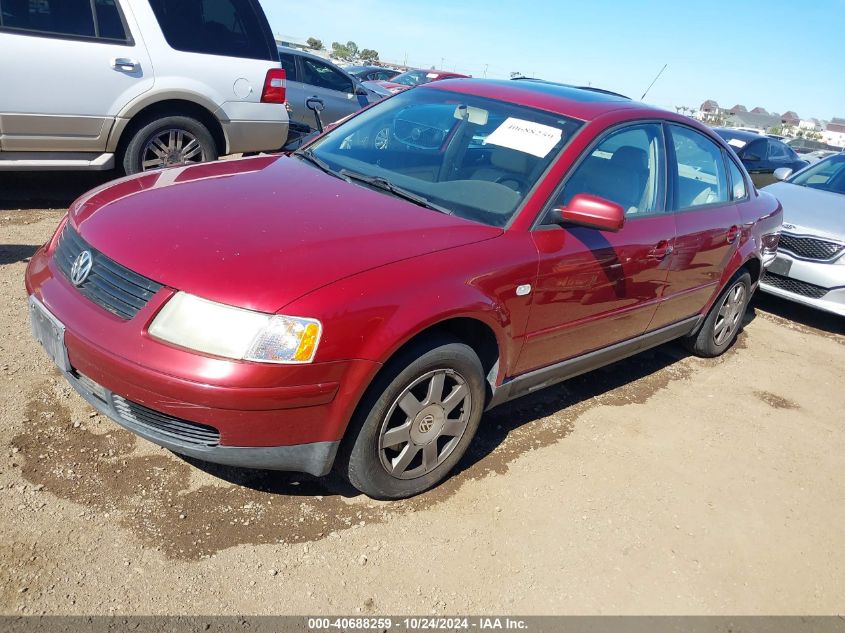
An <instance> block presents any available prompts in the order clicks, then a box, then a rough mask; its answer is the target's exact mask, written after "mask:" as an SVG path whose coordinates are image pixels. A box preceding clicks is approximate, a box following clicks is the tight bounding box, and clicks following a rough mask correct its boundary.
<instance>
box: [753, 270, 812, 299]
mask: <svg viewBox="0 0 845 633" xmlns="http://www.w3.org/2000/svg"><path fill="white" fill-rule="evenodd" d="M761 281H762V283H764V284H766V285H769V286H772V287H774V288H778V289H780V290H786V291H787V292H792V293H795V294H797V295H801V296H803V297H810V298H811V299H820V298H821V297H823V296H825V295H826V294H827V292H828V289H827V288H823V287H822V286H816V285H814V284H808V283H807V282H806V281H798V280H797V279H792V278H790V277H784V276H782V275H775V274H774V273H766V274H765V275H764V276H763V279H762V280H761Z"/></svg>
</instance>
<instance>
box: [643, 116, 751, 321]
mask: <svg viewBox="0 0 845 633" xmlns="http://www.w3.org/2000/svg"><path fill="white" fill-rule="evenodd" d="M666 127H667V138H668V140H669V143H668V147H669V152H670V160H669V165H670V169H669V180H670V185H671V186H670V192H671V196H670V199H671V207H672V209H673V217H674V220H675V248H674V251H673V253H672V256H671V257H670V258H669V277H668V280H667V286H666V289H665V292H664V297H663V301H662V302H661V303H660V307H659V308H658V309H657V313H656V314H655V317H654V321H653V322H652V324H651V325H650V326H649V327H650V329H655V328H659V327H663V326H665V325H668V324H671V323H676V322H678V321H682V320H683V319H685V318H688V317H690V316H693V315H695V314H698V313H699V312H701V310H702V309H703V308H704V307H705V306H706V305H707V303H708V301H709V300H710V298H711V297H712V296H713V294H714V293H716V292H717V291H718V290H719V283H720V281H721V278H722V273H723V272H724V270H725V267H726V266H727V264H728V261H729V260H730V258H731V255H732V254H733V252H734V251H735V250H736V248H737V245H738V243H739V240H740V238H741V231H742V228H741V219H740V214H739V210H738V209H737V207H736V202H737V200H740V199H744V198H745V197H746V196H747V195H748V193H747V185H746V182H745V177H744V176H743V175H742V171H741V170H740V169H739V167H738V166H737V165H736V164H734V163H733V158H731V157H730V156H728V153H727V152H724V151H723V150H722V148H721V147H720V146H719V145H718V144H717V143H716V142H715V141H713V140H712V139H710V138H708V137H707V136H705V135H704V134H703V133H702V132H699V131H698V130H694V129H692V128H691V127H687V126H684V125H680V124H674V123H673V124H669V125H667V126H666ZM754 142H755V143H757V141H754ZM764 143H765V140H764ZM726 161H728V163H726ZM727 164H730V167H731V169H730V170H729V171H730V173H731V175H732V176H733V180H731V179H729V176H728V169H727ZM732 182H733V185H734V187H733V192H732V186H731V185H732Z"/></svg>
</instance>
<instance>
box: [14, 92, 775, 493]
mask: <svg viewBox="0 0 845 633" xmlns="http://www.w3.org/2000/svg"><path fill="white" fill-rule="evenodd" d="M421 122H425V126H424V127H423V126H421ZM384 127H389V128H390V129H391V130H393V131H394V133H395V134H396V135H397V136H398V137H399V138H401V139H404V141H403V142H401V143H399V142H397V143H396V144H395V145H394V146H393V147H392V149H390V150H388V151H383V150H379V149H377V148H374V147H373V146H372V144H371V142H370V139H371V137H372V133H373V130H377V129H382V128H384ZM443 130H446V131H447V133H446V134H445V135H442V134H441V133H440V132H441V131H443ZM667 148H668V149H667ZM781 217H782V212H781V208H780V205H779V204H778V202H777V200H776V199H775V198H774V197H772V196H771V195H769V194H767V193H760V192H758V191H757V190H755V189H754V188H753V187H752V186H751V184H750V180H749V178H748V176H747V174H746V173H745V170H744V169H743V168H742V166H741V164H740V163H739V161H738V160H737V159H736V156H735V155H734V154H733V153H732V152H730V151H729V150H728V145H727V144H726V143H724V141H722V140H721V139H720V138H719V137H718V136H717V135H715V134H713V133H712V132H711V131H710V130H709V129H708V128H706V127H704V126H702V125H701V124H699V123H697V122H695V121H693V120H691V119H689V118H687V117H684V116H681V115H677V114H675V113H672V112H667V111H665V110H661V109H658V108H653V107H649V106H646V105H644V104H639V103H634V102H632V101H630V100H627V99H622V98H619V97H615V96H612V95H604V94H601V93H596V92H591V91H586V90H578V89H573V88H566V87H562V86H555V85H551V84H543V83H534V82H531V83H529V82H524V83H518V82H512V81H476V80H468V81H461V82H453V81H443V82H440V81H438V82H433V83H431V84H428V85H426V86H422V87H419V88H416V89H414V90H408V91H406V92H403V93H401V94H398V95H396V96H394V97H392V98H390V99H385V100H384V101H382V102H380V103H377V104H375V105H374V106H372V107H371V108H368V109H367V110H364V111H363V112H361V113H359V114H357V115H354V116H352V117H350V118H349V119H348V120H347V121H344V122H342V123H340V124H339V125H337V126H336V127H334V128H333V129H332V130H330V131H328V132H327V133H325V134H324V135H322V136H321V137H319V138H318V139H316V140H315V141H314V142H312V143H311V144H310V145H309V146H307V147H306V148H304V149H302V150H299V151H298V152H296V153H294V154H290V155H286V154H282V155H274V156H258V157H254V158H248V159H243V160H240V161H225V162H218V163H214V164H210V165H200V166H194V167H183V168H175V169H173V170H166V171H163V172H160V173H151V174H144V175H142V176H140V177H136V178H131V179H125V180H122V181H118V182H116V183H114V184H111V185H106V186H103V187H101V188H99V189H97V190H95V191H94V192H92V193H90V194H88V195H84V196H82V197H81V198H80V199H79V200H78V201H76V202H75V203H74V204H73V205H72V206H71V208H70V211H69V213H68V216H67V218H66V219H65V220H64V221H63V222H62V223H61V224H60V226H59V227H58V229H57V231H56V233H55V235H54V236H53V237H52V239H51V240H50V241H49V242H48V243H47V244H46V245H45V246H43V247H42V248H41V249H39V250H38V251H37V252H36V253H35V254H34V255H33V257H32V259H31V261H30V263H29V266H28V269H27V273H26V287H27V292H28V293H29V296H30V299H29V306H30V314H31V317H32V325H33V332H34V334H35V336H36V337H37V339H38V340H39V341H41V343H42V344H43V346H44V348H45V349H46V350H47V351H48V353H49V355H50V356H51V357H52V358H53V360H54V361H55V362H56V363H57V365H58V366H59V368H60V369H61V370H62V371H63V372H64V376H65V377H66V378H67V380H68V381H69V382H70V384H71V385H72V386H73V387H74V388H75V389H76V390H77V391H78V392H79V393H80V394H81V395H82V396H83V397H84V398H85V399H86V400H87V401H88V402H89V403H90V404H91V405H92V406H93V407H95V408H96V409H97V410H98V411H100V412H102V413H103V414H104V415H106V416H109V417H110V418H111V419H113V420H114V421H116V422H117V423H118V424H120V425H122V426H124V427H126V428H128V429H130V430H132V431H134V432H135V433H137V434H138V435H141V436H142V437H145V438H147V439H149V440H150V441H152V442H155V443H157V444H160V445H161V446H165V447H167V448H169V449H171V450H173V451H175V452H177V453H182V454H185V455H190V456H193V457H196V458H199V459H203V460H207V461H211V462H220V463H224V464H231V465H237V466H250V467H256V468H274V469H282V470H286V469H287V470H297V471H305V472H309V473H312V474H314V475H325V474H326V473H328V472H329V470H330V469H331V468H332V466H333V465H334V466H335V467H336V468H337V470H338V471H339V472H340V473H342V474H343V475H344V476H345V477H347V478H348V479H349V481H350V482H352V484H353V485H354V486H356V487H357V488H358V489H359V490H362V491H363V492H365V493H366V494H368V495H370V496H372V497H376V498H384V499H388V498H400V497H407V496H409V495H413V494H416V493H419V492H422V491H423V490H426V489H428V488H430V487H432V486H434V485H436V484H437V483H438V482H440V481H441V480H442V479H443V478H445V477H446V476H447V474H448V473H449V472H450V471H451V470H452V468H453V467H454V466H455V465H456V463H457V462H458V460H460V458H461V456H462V455H463V454H464V451H465V450H466V448H467V446H468V445H469V444H470V442H471V441H472V438H473V436H474V435H475V432H476V430H477V429H478V426H479V424H480V423H481V421H482V420H481V417H482V414H483V412H484V411H485V410H486V409H489V408H491V407H494V406H496V405H498V404H501V403H503V402H506V401H508V400H511V399H513V398H516V397H519V396H521V395H524V394H528V393H531V392H534V391H535V390H537V389H540V388H543V387H546V386H549V385H552V384H554V383H556V382H559V381H562V380H565V379H566V378H569V377H571V376H575V375H577V374H580V373H583V372H586V371H589V370H591V369H594V368H596V367H599V366H601V365H605V364H607V363H611V362H613V361H615V360H618V359H621V358H624V357H626V356H629V355H632V354H635V353H637V352H639V351H641V350H643V349H646V348H649V347H652V346H655V345H659V344H661V343H664V342H666V341H670V340H672V339H676V338H679V337H680V338H682V340H684V342H685V343H686V345H687V346H688V347H689V348H690V349H691V350H692V351H693V352H694V353H696V354H698V355H701V356H717V355H719V354H721V353H722V352H724V351H725V350H726V349H728V347H730V345H731V344H732V342H733V341H734V339H735V337H736V335H737V332H738V331H739V330H740V328H741V327H742V316H743V313H744V312H745V309H746V305H747V303H748V299H749V297H750V295H751V293H752V292H754V290H755V288H756V287H757V283H758V279H759V277H760V275H761V272H762V270H763V267H764V263H765V261H767V260H768V259H769V258H770V257H772V256H773V255H774V250H775V248H776V241H777V236H778V233H779V231H780V224H781Z"/></svg>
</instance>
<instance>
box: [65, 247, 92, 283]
mask: <svg viewBox="0 0 845 633" xmlns="http://www.w3.org/2000/svg"><path fill="white" fill-rule="evenodd" d="M93 265H94V258H93V257H91V251H82V252H81V253H80V254H79V255H77V256H76V259H75V260H73V266H71V269H70V280H71V282H72V283H73V285H74V286H81V285H82V283H83V282H84V281H85V280H86V279H88V275H89V274H90V273H91V266H93Z"/></svg>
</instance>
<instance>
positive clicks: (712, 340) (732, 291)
mask: <svg viewBox="0 0 845 633" xmlns="http://www.w3.org/2000/svg"><path fill="white" fill-rule="evenodd" d="M750 299H751V275H749V274H748V273H747V272H743V273H742V274H741V275H739V276H738V277H735V278H734V279H733V280H732V281H731V282H730V283H729V284H728V285H727V287H726V288H725V289H724V290H723V291H722V294H720V295H719V298H718V299H716V302H715V303H714V304H713V307H712V308H710V312H708V313H707V317H706V318H705V319H704V323H703V325H702V326H701V329H699V331H698V333H697V334H694V335H692V336H690V337H688V338H686V339H684V344H685V345H686V347H687V349H689V350H690V351H691V352H692V353H694V354H696V355H697V356H702V357H705V358H712V357H714V356H719V355H720V354H722V353H723V352H725V350H727V349H728V348H729V347H730V346H731V344H732V343H733V342H734V340H735V339H736V337H737V334H739V332H740V330H742V319H743V317H744V316H745V311H746V310H747V309H748V302H749V301H750Z"/></svg>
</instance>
